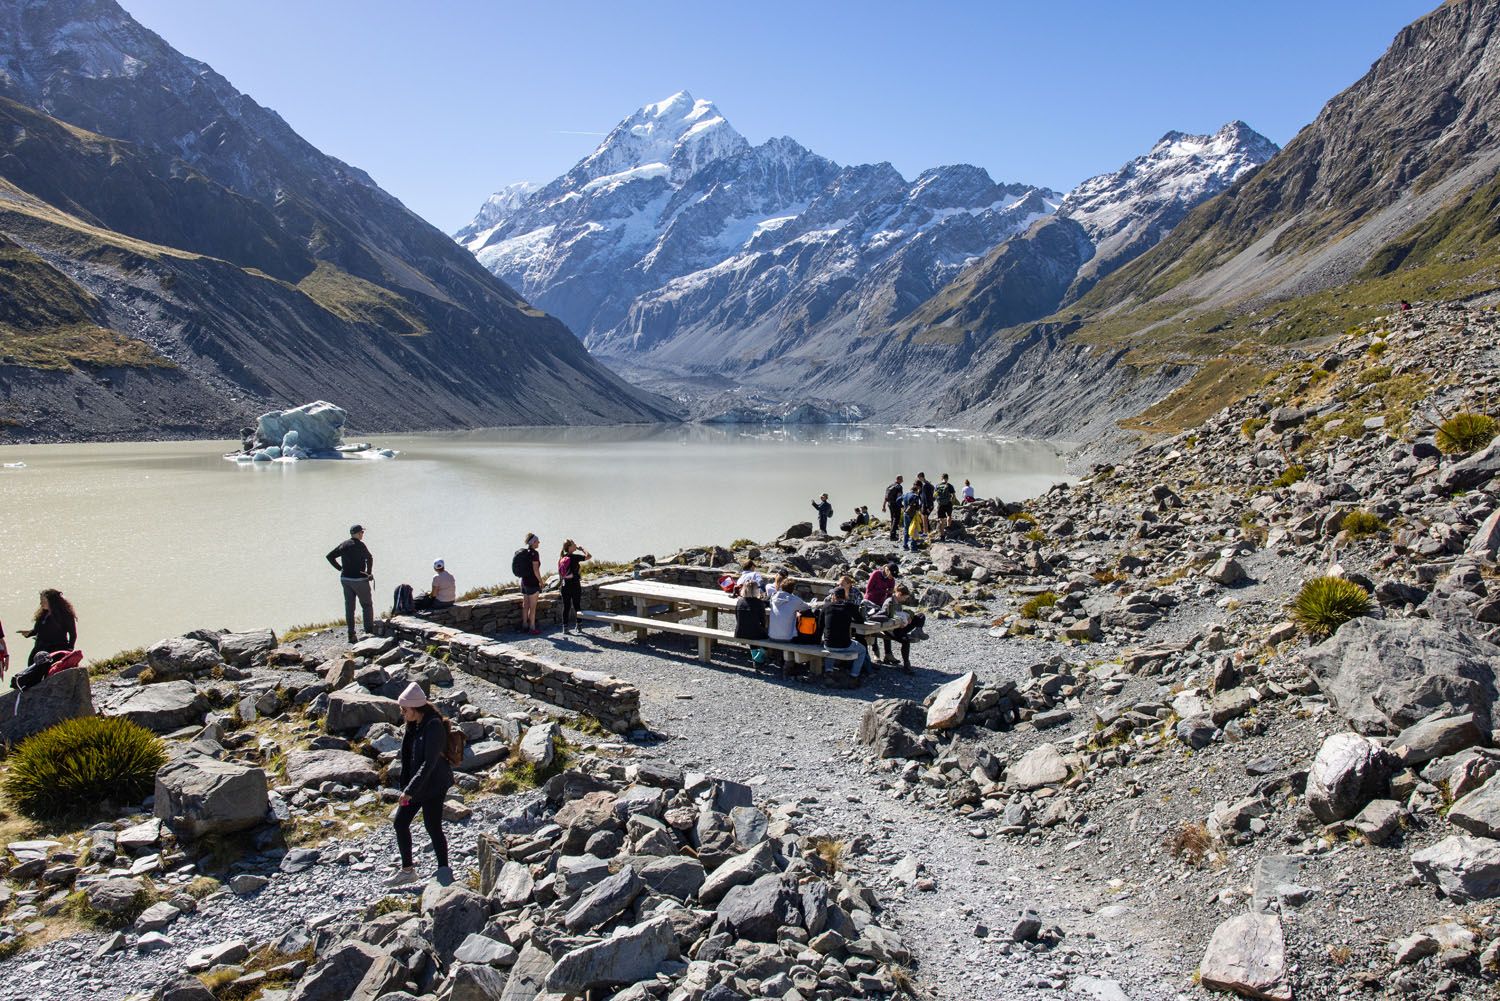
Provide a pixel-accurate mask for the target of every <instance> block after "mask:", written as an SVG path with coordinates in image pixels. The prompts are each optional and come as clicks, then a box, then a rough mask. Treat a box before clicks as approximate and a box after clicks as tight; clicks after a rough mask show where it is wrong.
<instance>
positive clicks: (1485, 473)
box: [1438, 438, 1500, 493]
mask: <svg viewBox="0 0 1500 1001" xmlns="http://www.w3.org/2000/svg"><path fill="white" fill-rule="evenodd" d="M1497 475H1500V438H1497V439H1495V440H1494V441H1492V442H1490V443H1489V444H1488V445H1486V446H1485V447H1484V448H1481V449H1480V450H1479V451H1477V452H1475V453H1474V454H1473V455H1471V456H1468V457H1467V458H1464V459H1460V460H1459V461H1457V462H1455V463H1453V465H1451V466H1446V467H1444V468H1443V469H1442V470H1440V471H1439V472H1438V487H1439V488H1440V489H1442V490H1444V491H1446V492H1448V493H1457V492H1458V491H1460V490H1475V489H1477V488H1479V487H1483V486H1485V485H1486V484H1488V483H1489V482H1490V481H1491V480H1493V479H1494V478H1495V477H1496V476H1497Z"/></svg>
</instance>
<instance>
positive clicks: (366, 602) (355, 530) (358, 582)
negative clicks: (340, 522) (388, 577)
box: [328, 525, 375, 643]
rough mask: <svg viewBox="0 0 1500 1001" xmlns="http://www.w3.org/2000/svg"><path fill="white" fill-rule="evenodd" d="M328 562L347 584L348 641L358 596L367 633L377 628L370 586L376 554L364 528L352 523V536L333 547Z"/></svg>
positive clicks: (350, 531)
mask: <svg viewBox="0 0 1500 1001" xmlns="http://www.w3.org/2000/svg"><path fill="white" fill-rule="evenodd" d="M328 562H329V563H330V564H332V565H333V568H334V569H335V570H337V571H338V572H339V583H341V584H343V585H344V621H345V622H346V623H348V625H349V642H350V643H354V642H356V641H357V640H358V637H357V636H355V635H354V600H355V599H356V598H358V599H359V605H360V609H361V610H362V611H363V612H364V616H365V634H366V635H369V634H371V633H373V632H375V603H374V598H373V597H371V594H370V587H371V585H372V584H373V582H374V580H375V557H373V556H371V555H370V550H369V549H367V548H365V528H364V526H363V525H351V526H350V527H349V538H347V539H345V540H344V541H343V542H341V543H339V544H338V545H337V546H335V547H334V549H333V552H331V553H329V554H328Z"/></svg>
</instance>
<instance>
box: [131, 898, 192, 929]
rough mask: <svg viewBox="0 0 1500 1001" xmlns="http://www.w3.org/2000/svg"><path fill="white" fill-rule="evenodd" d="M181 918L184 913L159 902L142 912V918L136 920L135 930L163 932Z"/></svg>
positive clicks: (163, 902)
mask: <svg viewBox="0 0 1500 1001" xmlns="http://www.w3.org/2000/svg"><path fill="white" fill-rule="evenodd" d="M180 917H182V911H180V910H178V909H177V908H175V907H173V906H172V905H171V904H169V903H166V902H165V901H158V902H157V903H154V904H152V905H151V906H150V907H148V908H146V909H145V910H144V911H142V912H141V915H140V917H138V918H136V919H135V930H136V931H137V932H148V931H161V930H162V929H163V928H165V927H167V926H168V925H170V924H171V923H172V922H173V921H176V920H177V919H178V918H180Z"/></svg>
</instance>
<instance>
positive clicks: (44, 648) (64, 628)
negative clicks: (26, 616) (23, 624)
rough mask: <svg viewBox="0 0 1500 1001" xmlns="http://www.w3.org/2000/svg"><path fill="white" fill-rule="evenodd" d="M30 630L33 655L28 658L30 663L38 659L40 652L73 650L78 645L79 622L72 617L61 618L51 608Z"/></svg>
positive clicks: (27, 661) (27, 660)
mask: <svg viewBox="0 0 1500 1001" xmlns="http://www.w3.org/2000/svg"><path fill="white" fill-rule="evenodd" d="M28 632H30V633H31V655H30V656H29V657H27V658H26V663H28V664H29V663H31V662H32V661H33V660H36V655H37V654H39V653H44V652H45V653H56V652H57V651H59V650H72V649H73V648H74V647H76V646H77V645H78V624H77V623H76V622H74V621H73V620H72V619H63V618H59V617H58V616H56V615H53V614H52V612H51V611H50V610H49V611H46V612H43V613H42V617H41V618H40V619H38V620H37V623H36V625H34V626H32V627H31V629H30V630H28Z"/></svg>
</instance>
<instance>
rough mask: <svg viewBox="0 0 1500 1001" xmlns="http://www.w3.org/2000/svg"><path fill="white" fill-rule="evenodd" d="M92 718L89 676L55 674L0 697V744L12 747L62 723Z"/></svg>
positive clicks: (79, 671) (76, 670) (76, 671)
mask: <svg viewBox="0 0 1500 1001" xmlns="http://www.w3.org/2000/svg"><path fill="white" fill-rule="evenodd" d="M92 715H94V700H93V694H92V692H91V690H90V688H89V672H87V671H85V670H83V669H82V668H72V669H70V670H67V671H59V672H57V673H56V674H54V675H52V676H51V677H49V678H43V679H42V682H41V684H39V685H36V686H35V687H33V688H28V689H26V691H24V692H14V691H8V692H6V693H5V694H3V695H0V741H4V742H6V743H15V742H17V741H20V740H24V739H25V738H27V737H30V736H31V735H32V734H34V733H41V732H42V731H43V730H45V729H47V728H48V727H49V726H55V725H56V724H58V723H61V722H62V721H63V720H66V719H75V718H76V717H79V716H92Z"/></svg>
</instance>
